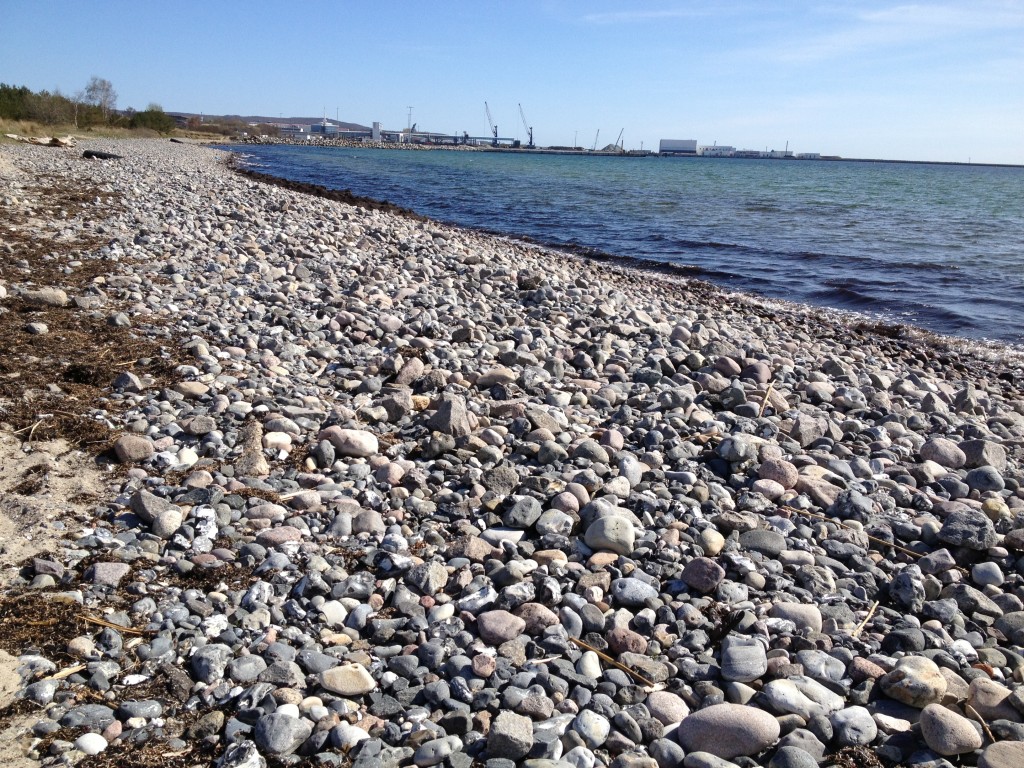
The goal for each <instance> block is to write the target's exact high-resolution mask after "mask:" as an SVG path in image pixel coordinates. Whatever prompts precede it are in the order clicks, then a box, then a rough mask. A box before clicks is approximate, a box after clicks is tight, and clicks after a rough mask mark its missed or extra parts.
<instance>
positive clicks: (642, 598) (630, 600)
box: [611, 578, 658, 608]
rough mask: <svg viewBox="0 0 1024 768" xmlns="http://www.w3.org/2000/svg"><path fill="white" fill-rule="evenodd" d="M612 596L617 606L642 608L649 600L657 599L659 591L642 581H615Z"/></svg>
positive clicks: (630, 579)
mask: <svg viewBox="0 0 1024 768" xmlns="http://www.w3.org/2000/svg"><path fill="white" fill-rule="evenodd" d="M611 595H612V597H613V598H615V602H616V603H617V604H619V605H623V606H625V607H626V608H642V607H643V606H644V605H645V604H646V603H647V601H648V600H654V599H657V597H658V590H656V589H655V588H654V587H652V586H651V585H650V584H648V583H647V582H645V581H641V580H640V579H634V578H625V579H615V581H613V582H612V587H611Z"/></svg>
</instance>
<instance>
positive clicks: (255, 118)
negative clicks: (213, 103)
mask: <svg viewBox="0 0 1024 768" xmlns="http://www.w3.org/2000/svg"><path fill="white" fill-rule="evenodd" d="M167 114H168V115H170V116H171V117H185V118H189V117H199V116H200V115H199V113H198V112H168V113H167ZM202 118H203V120H205V121H208V122H211V123H214V122H218V121H221V120H240V121H241V122H243V123H288V124H289V125H313V124H314V123H322V122H323V120H324V118H323V117H322V116H321V117H271V116H269V115H207V114H203V115H202ZM327 122H328V123H330V124H331V125H337V126H339V127H340V128H341V130H343V131H368V130H370V127H369V126H366V125H360V124H359V123H346V122H344V121H341V120H334V119H333V118H330V117H329V118H327Z"/></svg>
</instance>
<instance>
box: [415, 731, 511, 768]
mask: <svg viewBox="0 0 1024 768" xmlns="http://www.w3.org/2000/svg"><path fill="white" fill-rule="evenodd" d="M493 727H494V726H493V725H492V726H491V728H492V729H493ZM461 750H462V739H460V738H459V737H458V736H445V737H444V738H441V739H431V740H430V741H425V742H423V743H422V744H420V745H419V746H418V747H417V748H416V752H415V753H414V754H413V756H412V762H413V765H417V766H421V768H422V767H423V766H430V765H438V764H439V763H443V762H444V761H445V760H447V759H448V758H449V757H451V756H452V755H453V754H455V753H456V752H459V751H461Z"/></svg>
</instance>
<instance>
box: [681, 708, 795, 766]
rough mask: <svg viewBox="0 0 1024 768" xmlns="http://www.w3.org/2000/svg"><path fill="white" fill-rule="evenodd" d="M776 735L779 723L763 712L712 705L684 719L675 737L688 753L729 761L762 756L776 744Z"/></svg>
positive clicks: (777, 736) (778, 730) (755, 709)
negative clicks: (759, 754) (699, 753)
mask: <svg viewBox="0 0 1024 768" xmlns="http://www.w3.org/2000/svg"><path fill="white" fill-rule="evenodd" d="M779 733H780V727H779V721H778V720H776V719H775V718H774V717H772V716H771V715H770V714H768V713H767V712H765V711H764V710H761V709H757V708H755V707H748V706H744V705H742V704H712V705H711V706H710V707H705V708H704V709H701V710H698V711H696V712H693V713H691V714H690V715H689V716H688V717H686V718H684V719H683V722H682V723H680V724H679V728H678V729H677V730H676V737H677V738H678V740H679V742H680V743H681V744H682V745H683V748H684V749H685V750H686V751H687V752H710V753H711V754H713V755H715V756H716V757H721V758H724V759H726V760H731V759H732V758H734V757H739V756H741V755H747V756H753V755H756V754H758V753H760V752H763V751H764V750H765V749H767V748H768V747H770V746H771V745H772V744H774V743H775V742H776V741H777V740H778V738H779Z"/></svg>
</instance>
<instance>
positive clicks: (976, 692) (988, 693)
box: [967, 677, 1021, 723]
mask: <svg viewBox="0 0 1024 768" xmlns="http://www.w3.org/2000/svg"><path fill="white" fill-rule="evenodd" d="M967 703H968V705H970V706H971V707H973V708H974V710H975V711H976V712H977V713H978V714H979V715H981V716H982V717H983V718H984V719H985V720H987V721H988V722H991V721H993V720H1009V721H1011V722H1014V723H1019V722H1021V715H1020V713H1019V712H1018V711H1017V709H1016V708H1015V707H1014V706H1013V705H1012V704H1011V703H1010V689H1009V688H1007V687H1006V686H1003V685H1000V684H999V683H997V682H996V681H995V680H990V679H989V678H987V677H976V678H974V679H973V680H971V682H970V685H969V686H968V692H967Z"/></svg>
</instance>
